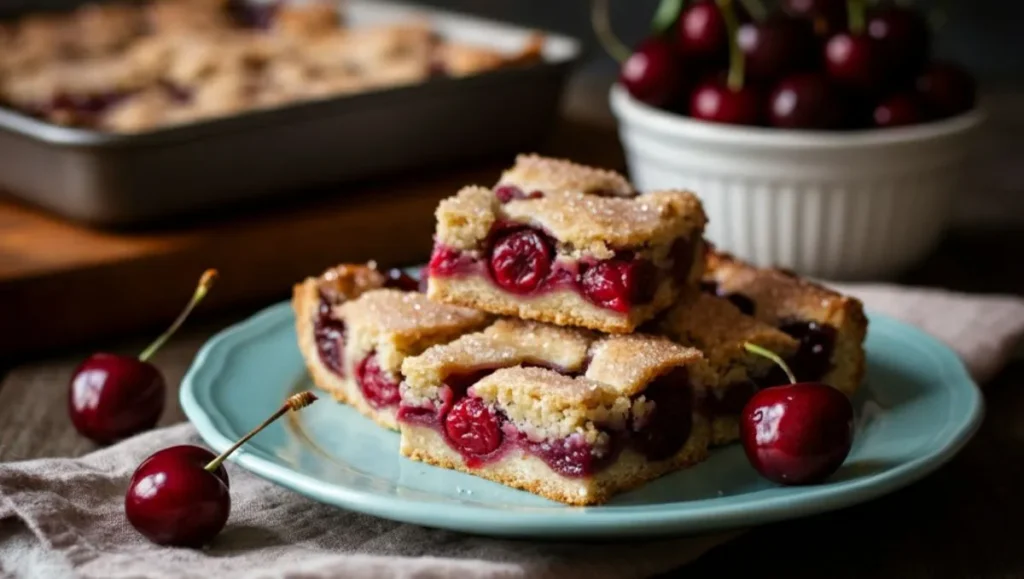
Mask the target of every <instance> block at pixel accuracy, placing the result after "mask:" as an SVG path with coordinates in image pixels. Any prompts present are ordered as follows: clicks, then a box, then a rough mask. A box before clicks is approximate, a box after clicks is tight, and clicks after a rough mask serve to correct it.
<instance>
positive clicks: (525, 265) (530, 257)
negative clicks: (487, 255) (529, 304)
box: [490, 228, 555, 294]
mask: <svg viewBox="0 0 1024 579" xmlns="http://www.w3.org/2000/svg"><path fill="white" fill-rule="evenodd" d="M554 256H555V248H554V246H553V244H552V243H551V242H550V241H549V240H548V239H547V236H546V235H544V234H543V233H541V232H540V231H537V230H535V229H529V228H524V229H514V230H512V231H511V233H508V234H506V235H505V236H503V237H501V238H500V239H498V241H497V242H496V243H495V244H494V247H493V248H492V249H491V260H490V264H491V275H492V276H493V277H494V281H495V282H497V284H498V285H499V286H501V287H503V288H505V289H506V290H508V291H510V292H514V293H520V294H525V293H529V292H531V291H533V290H535V289H536V288H537V286H539V285H540V283H541V281H543V280H544V278H545V277H547V275H548V273H550V271H551V262H552V260H553V259H554Z"/></svg>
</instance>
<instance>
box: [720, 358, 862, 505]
mask: <svg viewBox="0 0 1024 579" xmlns="http://www.w3.org/2000/svg"><path fill="white" fill-rule="evenodd" d="M744 348H745V349H746V350H747V351H748V352H750V353H752V354H756V355H758V356H762V357H765V358H767V359H769V360H771V361H773V362H775V364H777V365H778V366H779V367H781V368H782V370H783V371H784V372H785V373H786V377H787V378H789V381H790V383H789V384H786V385H782V386H772V387H769V388H765V389H763V390H761V391H759V392H757V393H756V394H754V396H753V397H751V398H750V400H749V401H748V402H747V404H746V405H745V406H744V407H743V411H742V412H741V414H740V440H741V441H742V443H743V450H744V452H745V454H746V455H747V459H748V460H749V461H750V464H751V466H753V467H754V469H755V470H756V471H757V472H758V473H760V474H761V476H763V477H765V478H766V479H768V480H771V481H773V482H776V483H779V484H784V485H805V484H815V483H820V482H823V481H824V480H825V479H827V478H828V477H830V476H831V475H832V474H833V473H835V471H836V470H838V469H839V467H840V466H841V465H842V464H843V462H844V461H845V460H846V457H847V456H848V455H849V453H850V449H851V448H852V446H853V434H854V432H853V431H854V428H853V404H852V403H851V402H850V399H849V398H848V397H847V396H846V394H844V393H842V392H840V391H839V390H837V389H835V388H833V387H831V386H829V385H827V384H823V383H820V382H797V380H796V376H795V375H794V374H793V372H792V370H790V368H789V366H788V365H787V364H786V362H785V361H784V360H783V359H782V357H780V356H779V355H777V354H775V353H774V352H771V351H770V350H767V349H766V348H763V347H760V346H757V345H756V344H751V343H745V344H744Z"/></svg>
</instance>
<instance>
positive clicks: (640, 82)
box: [499, 38, 682, 203]
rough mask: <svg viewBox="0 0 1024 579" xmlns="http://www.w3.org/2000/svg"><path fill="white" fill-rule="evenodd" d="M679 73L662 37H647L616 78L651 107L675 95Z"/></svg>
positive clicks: (667, 45)
mask: <svg viewBox="0 0 1024 579" xmlns="http://www.w3.org/2000/svg"><path fill="white" fill-rule="evenodd" d="M681 76H682V71H681V70H680V67H679V63H678V61H677V60H676V55H675V54H674V53H673V51H672V47H671V46H669V44H668V43H667V42H666V41H664V40H662V39H659V38H651V39H648V40H646V41H645V42H643V43H642V44H641V45H640V46H639V47H638V48H637V49H636V51H634V52H633V54H631V55H630V56H629V58H628V59H626V61H625V62H624V63H622V70H621V71H620V72H619V82H621V83H622V85H623V86H624V87H626V90H627V91H629V94H631V95H633V98H635V99H637V100H639V101H642V102H645V103H647V104H649V105H651V106H654V107H663V106H665V105H668V104H669V103H671V102H672V101H673V100H675V99H676V97H677V96H679V91H680V87H681ZM499 198H500V197H499ZM502 203H507V201H502Z"/></svg>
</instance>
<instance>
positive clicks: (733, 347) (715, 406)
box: [659, 292, 799, 445]
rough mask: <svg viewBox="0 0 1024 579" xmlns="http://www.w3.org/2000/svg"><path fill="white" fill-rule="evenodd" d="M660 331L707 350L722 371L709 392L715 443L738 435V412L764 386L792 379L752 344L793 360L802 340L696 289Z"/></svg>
mask: <svg viewBox="0 0 1024 579" xmlns="http://www.w3.org/2000/svg"><path fill="white" fill-rule="evenodd" d="M659 329H660V331H661V332H662V333H663V334H664V335H665V336H667V337H669V338H670V339H672V340H673V341H675V342H678V343H680V344H683V345H686V346H692V347H694V348H697V349H698V350H700V351H701V352H703V354H704V356H705V358H707V360H708V364H710V366H711V369H712V370H714V372H715V373H716V374H717V375H718V381H717V385H716V386H715V387H714V388H712V389H710V390H709V392H708V396H707V407H708V414H709V416H710V417H711V444H712V445H722V444H726V443H729V442H733V441H735V440H737V439H739V415H740V413H741V412H742V411H743V407H744V405H746V403H747V401H748V400H750V398H751V396H753V395H754V393H755V392H757V390H758V389H760V388H765V387H768V386H777V385H779V384H784V383H786V382H787V381H788V380H787V379H786V377H785V375H784V374H783V375H781V376H780V373H779V372H778V367H777V366H776V365H775V364H774V363H773V362H772V361H771V360H769V359H767V358H765V357H763V356H759V355H757V354H752V353H750V352H749V351H747V350H746V349H745V347H744V344H746V343H751V344H754V345H755V346H760V347H762V348H764V349H766V350H769V351H771V352H774V353H775V354H778V355H779V356H780V357H782V358H790V357H792V356H793V354H795V353H796V351H797V347H798V345H799V344H798V342H797V341H796V340H795V339H794V338H792V337H790V336H789V335H788V334H786V333H785V332H782V331H781V330H778V329H776V328H775V327H774V326H772V325H769V324H766V323H764V322H762V321H760V320H758V319H756V318H753V317H751V316H748V315H746V314H744V313H743V312H741V311H740V310H739V308H737V307H736V306H735V305H733V304H732V303H731V302H729V301H728V300H725V299H723V298H719V297H716V296H712V295H709V294H706V293H702V292H694V293H693V294H692V295H690V296H687V299H684V300H681V301H680V303H679V304H677V305H676V306H673V308H672V309H671V310H669V312H668V313H667V314H666V315H665V316H664V317H663V318H662V319H661V321H660V324H659Z"/></svg>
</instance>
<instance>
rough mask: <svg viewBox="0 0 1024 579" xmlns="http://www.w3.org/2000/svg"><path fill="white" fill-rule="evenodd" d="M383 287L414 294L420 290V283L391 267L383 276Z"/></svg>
mask: <svg viewBox="0 0 1024 579" xmlns="http://www.w3.org/2000/svg"><path fill="white" fill-rule="evenodd" d="M384 287H386V288H393V289H399V290H402V291H406V292H415V291H419V290H420V282H419V281H417V280H415V279H413V277H412V276H411V275H409V274H407V273H405V272H404V271H402V270H400V269H398V268H397V267H393V268H391V269H389V270H388V272H387V274H386V275H385V276H384Z"/></svg>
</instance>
